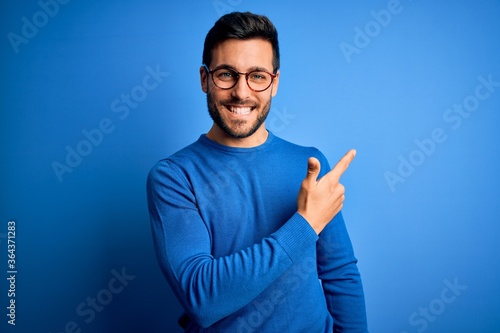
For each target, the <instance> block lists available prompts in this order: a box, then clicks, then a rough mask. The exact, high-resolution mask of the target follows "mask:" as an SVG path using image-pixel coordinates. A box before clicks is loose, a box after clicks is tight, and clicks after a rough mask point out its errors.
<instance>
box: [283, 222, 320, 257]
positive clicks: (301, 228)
mask: <svg viewBox="0 0 500 333" xmlns="http://www.w3.org/2000/svg"><path fill="white" fill-rule="evenodd" d="M273 237H274V238H275V239H276V240H277V241H278V243H279V244H280V245H281V247H283V249H284V250H285V252H286V253H287V254H288V256H289V257H290V259H291V260H292V262H293V261H295V260H296V259H297V258H298V257H300V256H302V255H303V254H304V252H305V251H307V250H308V249H310V248H311V246H314V245H315V243H316V241H317V240H318V235H317V234H316V232H315V231H314V229H313V228H312V227H311V226H310V224H309V223H308V222H307V221H306V219H304V218H303V217H302V216H301V215H300V214H299V213H295V214H293V215H292V217H291V218H290V219H289V220H288V221H287V222H286V223H285V224H284V225H283V226H282V227H281V228H280V229H279V230H278V231H276V232H275V233H274V234H273Z"/></svg>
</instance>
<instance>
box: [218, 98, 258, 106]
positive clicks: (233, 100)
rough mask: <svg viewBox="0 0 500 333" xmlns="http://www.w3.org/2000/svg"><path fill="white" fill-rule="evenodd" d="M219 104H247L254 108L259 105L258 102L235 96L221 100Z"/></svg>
mask: <svg viewBox="0 0 500 333" xmlns="http://www.w3.org/2000/svg"><path fill="white" fill-rule="evenodd" d="M221 104H223V105H234V106H249V107H254V108H255V107H258V106H259V104H258V103H254V102H249V101H245V100H242V99H239V98H235V97H233V98H230V99H226V100H223V101H221Z"/></svg>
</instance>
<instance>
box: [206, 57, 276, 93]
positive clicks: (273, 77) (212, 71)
mask: <svg viewBox="0 0 500 333" xmlns="http://www.w3.org/2000/svg"><path fill="white" fill-rule="evenodd" d="M203 67H205V70H206V71H207V73H208V74H210V76H211V77H212V82H213V83H214V85H215V86H216V87H217V88H219V89H222V90H229V89H233V88H234V86H236V84H237V83H238V80H239V79H240V76H242V75H245V81H246V83H247V86H248V88H250V90H251V91H253V92H263V91H266V90H267V89H269V87H270V86H272V85H273V82H274V79H275V78H276V76H278V74H273V73H270V72H268V71H266V70H262V69H258V70H253V71H251V72H248V73H242V72H238V71H237V70H235V69H234V68H229V67H217V68H214V69H212V70H210V69H209V68H208V66H207V65H205V64H203ZM220 69H227V70H230V71H233V72H235V73H236V74H238V76H237V77H236V80H234V84H233V85H232V86H231V87H228V88H222V87H219V86H218V85H217V83H215V79H214V72H215V71H218V70H220ZM255 72H264V73H266V74H269V75H271V81H270V82H269V85H268V86H267V87H266V88H264V89H258V90H257V89H253V88H252V87H250V84H249V83H248V77H249V76H250V74H252V73H255Z"/></svg>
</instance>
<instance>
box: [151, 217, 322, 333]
mask: <svg viewBox="0 0 500 333" xmlns="http://www.w3.org/2000/svg"><path fill="white" fill-rule="evenodd" d="M186 214H189V213H186V212H184V216H186ZM157 216H158V218H154V214H152V223H153V235H154V240H155V246H156V251H157V254H158V258H159V261H160V265H161V268H162V270H163V272H164V274H165V276H166V277H167V280H168V281H169V284H170V285H171V287H172V289H173V290H174V292H175V293H176V295H177V297H178V298H179V300H180V301H181V303H182V304H183V306H184V308H185V310H186V311H187V312H188V313H189V315H190V316H191V317H192V318H193V319H194V320H196V321H197V322H198V324H199V325H200V326H203V327H208V326H210V325H212V324H213V323H215V322H216V321H218V320H220V319H222V318H224V317H226V316H228V315H230V314H232V313H234V312H235V311H237V310H239V309H240V308H242V307H243V306H245V305H246V304H248V303H250V302H251V301H252V300H253V299H254V298H255V297H257V296H258V295H259V294H260V293H261V292H262V291H263V290H264V289H265V288H267V287H268V286H269V285H270V284H271V283H272V282H274V281H275V280H276V279H278V278H279V277H280V276H281V275H282V274H283V273H284V272H285V271H286V270H287V269H289V268H290V267H291V265H292V264H293V262H294V260H296V258H297V257H298V256H299V255H300V254H301V253H304V251H306V250H307V249H310V248H311V247H313V248H314V246H315V243H316V240H317V235H316V234H315V232H314V231H313V230H312V229H311V227H310V226H309V224H308V223H307V221H305V220H304V219H303V218H302V217H301V216H300V215H298V214H295V215H293V216H292V217H291V219H290V220H289V221H287V222H286V223H285V224H284V225H283V226H282V227H281V228H280V229H279V230H277V231H276V232H275V233H273V234H272V235H270V236H269V237H268V238H265V239H263V240H262V241H261V242H260V243H257V244H254V245H253V246H252V247H249V248H247V249H245V250H242V251H238V252H236V253H233V254H230V255H227V256H223V257H220V258H214V257H213V256H212V255H210V242H209V241H208V239H207V238H205V237H204V236H203V234H204V232H206V231H204V230H203V227H200V228H198V227H197V226H195V225H194V224H196V222H195V223H189V224H186V223H185V222H179V223H172V222H168V221H165V220H162V218H161V217H159V215H157ZM186 226H189V227H186Z"/></svg>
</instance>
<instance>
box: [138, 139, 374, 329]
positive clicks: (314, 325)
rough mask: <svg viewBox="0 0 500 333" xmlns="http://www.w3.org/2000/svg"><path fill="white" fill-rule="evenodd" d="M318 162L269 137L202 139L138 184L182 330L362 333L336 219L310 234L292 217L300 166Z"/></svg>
mask: <svg viewBox="0 0 500 333" xmlns="http://www.w3.org/2000/svg"><path fill="white" fill-rule="evenodd" d="M311 156H314V157H316V158H318V159H319V161H320V163H321V173H320V176H322V175H324V174H325V173H327V172H328V171H329V170H330V167H329V165H328V162H327V160H326V158H325V157H324V155H323V154H322V153H321V152H320V151H319V150H317V149H315V148H310V147H302V146H298V145H295V144H292V143H290V142H287V141H285V140H283V139H280V138H278V137H276V136H275V135H273V133H271V132H269V136H268V138H267V140H266V142H264V143H263V144H262V145H260V146H257V147H252V148H236V147H228V146H224V145H221V144H218V143H216V142H214V141H212V140H210V139H209V138H208V137H207V136H206V135H201V136H200V138H199V139H198V140H197V141H196V142H194V143H193V144H191V145H189V146H187V147H186V148H184V149H182V150H180V151H178V152H177V153H175V154H173V155H172V156H170V157H168V158H166V159H163V160H161V161H159V162H158V163H157V164H156V165H155V166H154V167H153V168H152V170H151V172H150V174H149V176H148V181H147V194H148V207H149V213H150V219H151V226H152V232H153V241H154V245H155V251H156V254H157V258H158V261H159V264H160V267H161V269H162V272H163V274H164V275H165V277H166V279H167V281H168V283H169V285H170V287H171V288H172V290H173V292H174V294H175V295H176V297H177V298H178V300H179V302H180V303H181V304H182V306H183V308H184V309H185V311H186V314H187V318H189V320H188V321H187V324H186V332H231V333H234V332H237V333H246V332H273V333H274V332H279V333H287V332H289V333H295V332H308V333H331V332H357V333H364V332H367V324H366V314H365V303H364V294H363V288H362V284H361V279H360V275H359V272H358V268H357V260H356V258H355V256H354V252H353V248H352V245H351V241H350V239H349V235H348V233H347V230H346V226H345V223H344V219H343V216H342V213H341V212H340V213H338V214H337V215H336V216H335V217H334V218H333V220H332V221H331V222H330V223H329V224H328V225H327V226H326V228H325V229H324V230H323V231H322V232H321V233H320V234H319V236H318V235H316V233H315V232H314V230H313V229H312V228H311V226H310V225H309V223H308V222H307V221H306V220H305V219H304V218H303V217H302V216H301V215H300V214H298V213H297V194H298V191H299V189H300V186H301V182H302V181H303V179H304V177H305V175H306V171H307V160H308V158H309V157H311Z"/></svg>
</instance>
